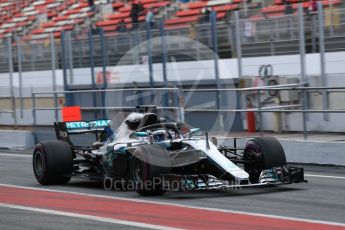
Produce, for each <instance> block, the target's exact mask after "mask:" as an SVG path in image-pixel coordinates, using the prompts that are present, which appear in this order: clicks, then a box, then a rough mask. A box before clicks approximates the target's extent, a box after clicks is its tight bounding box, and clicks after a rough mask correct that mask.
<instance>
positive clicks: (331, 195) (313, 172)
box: [0, 152, 345, 229]
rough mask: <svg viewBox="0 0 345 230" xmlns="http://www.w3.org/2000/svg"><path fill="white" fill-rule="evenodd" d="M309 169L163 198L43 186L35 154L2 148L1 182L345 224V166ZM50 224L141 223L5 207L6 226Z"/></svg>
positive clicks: (1, 216)
mask: <svg viewBox="0 0 345 230" xmlns="http://www.w3.org/2000/svg"><path fill="white" fill-rule="evenodd" d="M305 171H306V172H305V174H306V179H307V180H308V181H309V183H302V184H292V185H286V186H280V187H270V188H247V189H241V190H231V191H209V192H185V193H179V192H168V193H166V195H164V196H162V197H151V198H143V197H140V196H138V195H137V194H136V193H135V192H132V191H106V190H104V189H103V187H102V185H101V184H100V183H95V182H90V181H82V180H72V181H71V182H70V183H69V184H67V185H63V186H48V187H43V186H40V185H38V184H37V182H36V180H35V178H34V176H33V173H32V166H31V157H30V155H29V154H25V153H18V152H5V153H0V184H8V185H16V186H24V187H30V188H48V189H50V190H57V191H70V192H78V193H86V194H96V195H105V196H111V197H121V198H130V199H140V200H152V201H158V202H164V203H173V204H181V205H190V206H197V207H206V208H215V209H222V210H235V211H241V212H250V213H258V214H267V215H277V216H283V217H293V218H305V219H311V220H320V221H330V222H338V223H344V224H345V211H344V210H345V168H342V167H325V166H322V167H321V166H305ZM0 190H1V187H0ZM14 196H25V193H24V194H15V195H14ZM0 203H1V202H0ZM18 216H20V218H18ZM28 223H29V225H28ZM50 223H55V224H56V225H54V226H56V229H62V228H68V229H88V228H89V229H108V228H109V229H110V228H111V227H114V225H115V226H116V227H114V228H115V229H136V227H135V226H128V225H123V224H121V223H107V222H97V221H92V220H87V219H80V218H73V217H66V216H59V215H54V214H49V213H37V212H33V211H30V210H19V209H13V208H10V207H3V206H2V207H0V228H1V229H24V228H25V229H41V228H42V229H43V227H44V226H50V225H49V224H50ZM81 226H86V227H81ZM50 228H51V227H50ZM45 229H46V228H45ZM52 229H54V228H52ZM344 229H345V228H344Z"/></svg>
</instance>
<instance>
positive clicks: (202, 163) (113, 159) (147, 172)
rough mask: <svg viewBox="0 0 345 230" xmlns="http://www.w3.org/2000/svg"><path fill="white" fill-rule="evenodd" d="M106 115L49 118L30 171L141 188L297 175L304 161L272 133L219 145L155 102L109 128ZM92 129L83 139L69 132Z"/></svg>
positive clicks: (145, 191) (158, 190)
mask: <svg viewBox="0 0 345 230" xmlns="http://www.w3.org/2000/svg"><path fill="white" fill-rule="evenodd" d="M110 124H111V121H110V120H97V121H91V122H84V121H82V122H58V123H55V124H54V125H55V131H56V137H57V139H58V140H52V141H45V142H41V143H38V144H37V146H36V148H35V150H34V153H33V171H34V174H35V177H36V179H37V181H38V182H39V183H40V184H42V185H48V184H62V183H67V182H68V181H69V180H70V179H71V178H72V177H76V178H85V179H88V180H98V181H103V184H104V186H105V187H112V186H114V185H119V184H120V185H121V186H122V188H123V187H124V188H125V189H128V188H130V189H134V190H136V191H137V192H138V193H139V194H141V195H161V194H163V193H164V192H165V191H186V190H206V189H231V188H242V187H250V186H266V185H281V184H289V183H299V182H304V181H305V180H304V172H303V168H299V167H291V166H287V163H286V158H285V153H284V150H283V148H282V146H281V144H280V143H279V141H278V140H276V139H274V138H271V137H257V138H253V139H252V140H249V141H248V142H247V144H246V145H245V146H244V148H237V144H236V139H233V140H234V144H233V146H218V145H217V140H216V139H215V138H212V139H211V140H209V137H208V134H207V133H206V134H205V135H200V130H199V129H197V128H189V127H186V125H184V124H180V123H175V122H165V120H164V119H162V118H160V117H159V116H158V113H157V111H156V109H155V106H139V107H137V111H136V112H132V113H130V114H129V115H128V116H127V118H126V119H125V120H124V121H123V123H122V124H121V125H120V126H119V127H118V129H117V130H116V131H115V132H114V131H113V130H112V129H111V128H110ZM87 133H91V134H94V135H95V137H96V141H95V142H94V143H92V144H90V145H89V146H77V145H75V144H73V143H72V141H71V139H72V138H71V136H72V135H81V134H87Z"/></svg>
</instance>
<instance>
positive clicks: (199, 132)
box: [186, 128, 201, 138]
mask: <svg viewBox="0 0 345 230" xmlns="http://www.w3.org/2000/svg"><path fill="white" fill-rule="evenodd" d="M193 134H195V135H198V134H201V129H200V128H193V129H190V130H189V132H188V133H186V135H189V138H192V136H193Z"/></svg>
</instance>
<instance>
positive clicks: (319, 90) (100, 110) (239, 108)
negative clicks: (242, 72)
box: [32, 82, 345, 139]
mask: <svg viewBox="0 0 345 230" xmlns="http://www.w3.org/2000/svg"><path fill="white" fill-rule="evenodd" d="M153 90H154V92H155V94H154V95H155V97H156V98H154V99H153V98H149V99H148V101H149V102H153V103H155V102H158V103H160V104H161V105H163V106H158V107H157V109H158V110H159V111H161V113H163V114H169V113H170V115H171V113H174V115H173V116H169V118H171V119H172V120H174V121H177V122H185V120H186V119H185V118H186V116H187V114H188V116H189V120H193V119H198V113H203V114H205V113H207V114H211V113H213V114H216V117H224V116H226V114H234V113H239V114H242V117H245V114H247V113H248V112H253V113H255V114H256V127H258V128H257V130H258V131H259V132H260V135H263V133H264V119H263V116H264V114H266V113H288V114H293V113H297V114H302V117H301V121H300V122H301V124H302V127H303V128H302V131H303V134H304V138H305V139H307V138H308V133H309V132H308V125H307V124H308V120H309V114H323V120H324V121H329V119H330V118H329V114H338V113H341V114H342V113H345V109H337V108H334V107H332V108H331V107H330V106H329V104H328V103H327V104H323V103H321V106H322V107H323V108H315V105H311V104H312V103H311V101H310V96H311V95H312V94H315V93H316V94H324V95H326V97H327V98H326V99H327V100H326V101H328V100H329V96H328V95H330V94H332V93H345V87H307V86H306V83H305V82H301V83H296V84H285V85H275V86H266V87H251V88H226V89H214V88H213V89H183V88H175V87H173V88H126V89H108V90H75V91H56V92H33V93H32V101H33V103H32V104H33V110H32V111H33V126H37V125H39V124H38V123H37V114H38V113H39V111H45V110H48V111H60V110H62V107H57V106H56V107H37V106H36V103H35V101H36V100H37V98H39V97H42V95H49V94H50V95H54V97H55V98H57V97H58V95H71V94H74V95H81V94H82V95H83V97H85V95H86V94H90V96H91V98H93V99H94V101H93V103H92V106H83V105H81V110H82V111H83V113H90V112H91V114H92V115H91V116H89V117H88V119H89V120H92V119H97V118H105V117H106V116H109V114H108V113H107V112H110V111H116V112H121V113H127V114H128V113H129V112H131V111H133V108H134V106H130V105H128V104H127V105H121V104H118V105H117V106H112V105H107V103H104V101H103V102H101V101H100V100H98V99H96V98H98V97H99V96H101V97H102V96H103V97H106V96H105V95H106V94H110V95H111V93H114V92H118V93H121V94H123V93H125V92H127V93H128V94H126V96H125V97H127V98H128V97H133V96H135V98H136V100H135V101H134V102H133V105H136V104H137V103H144V104H145V103H146V102H145V99H143V98H144V97H150V96H152V95H153V94H152V91H153ZM150 92H151V93H150ZM159 92H161V93H162V94H161V97H159V98H158V100H157V93H159ZM206 92H212V93H213V95H217V96H216V97H214V98H211V99H210V100H215V103H212V104H207V103H204V104H201V105H191V104H190V103H188V101H185V99H186V98H188V97H190V94H196V95H197V94H198V93H206ZM229 92H230V93H231V92H234V93H235V94H236V95H238V99H239V105H237V104H236V103H235V105H232V107H230V105H229V103H227V102H225V101H224V100H222V97H223V98H224V95H225V94H227V93H229ZM267 92H270V93H277V92H279V93H282V92H283V93H291V92H297V93H298V100H297V101H295V102H294V103H289V104H278V105H277V104H269V105H266V106H264V103H263V99H262V94H263V93H267ZM168 93H169V95H168ZM248 93H249V94H253V93H254V94H255V95H256V96H255V99H256V103H255V106H253V107H252V108H249V107H248V105H247V103H245V102H244V101H246V100H245V99H246V95H247V94H248ZM111 96H112V95H111ZM171 98H175V99H176V100H174V101H172V100H171ZM123 101H128V100H121V101H118V102H119V103H122V102H123ZM79 105H80V104H79ZM164 112H165V113H164ZM166 112H168V113H166ZM55 119H56V120H58V115H57V112H56V113H55ZM120 122H122V121H120ZM199 122H200V124H202V123H205V122H206V123H207V122H210V120H208V121H207V120H206V121H205V120H200V121H199ZM211 122H213V121H211ZM222 122H223V127H221V128H220V130H219V131H222V130H221V129H222V128H224V121H220V123H221V124H220V126H222ZM295 122H298V121H296V120H295ZM231 125H232V124H230V126H229V125H228V126H226V127H231ZM223 131H230V130H223Z"/></svg>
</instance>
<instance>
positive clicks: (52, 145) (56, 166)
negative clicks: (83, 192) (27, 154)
mask: <svg viewBox="0 0 345 230" xmlns="http://www.w3.org/2000/svg"><path fill="white" fill-rule="evenodd" d="M32 165H33V171H34V174H35V177H36V179H37V181H38V183H40V184H42V185H52V184H65V183H67V182H68V181H70V179H71V175H72V172H73V154H72V151H71V148H70V146H69V145H68V144H67V143H66V142H63V141H45V142H42V143H39V144H37V145H36V148H35V150H34V153H33V157H32Z"/></svg>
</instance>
